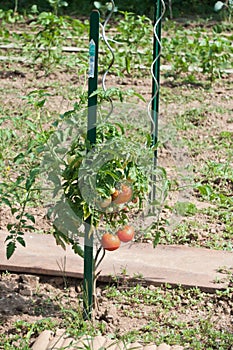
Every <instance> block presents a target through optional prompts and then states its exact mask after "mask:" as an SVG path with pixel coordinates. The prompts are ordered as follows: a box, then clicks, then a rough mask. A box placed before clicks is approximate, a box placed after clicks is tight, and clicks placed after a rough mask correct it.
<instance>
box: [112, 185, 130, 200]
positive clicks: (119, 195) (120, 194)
mask: <svg viewBox="0 0 233 350" xmlns="http://www.w3.org/2000/svg"><path fill="white" fill-rule="evenodd" d="M132 196H133V190H132V188H131V187H129V186H127V185H124V184H123V185H121V189H120V190H116V191H115V192H114V193H113V194H112V201H113V202H114V204H123V203H127V202H129V201H130V199H131V198H132Z"/></svg>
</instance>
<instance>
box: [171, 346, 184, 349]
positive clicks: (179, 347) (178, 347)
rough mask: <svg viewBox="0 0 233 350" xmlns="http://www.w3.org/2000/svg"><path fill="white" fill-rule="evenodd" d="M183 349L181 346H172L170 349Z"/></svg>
mask: <svg viewBox="0 0 233 350" xmlns="http://www.w3.org/2000/svg"><path fill="white" fill-rule="evenodd" d="M183 349H184V347H183V346H180V345H173V346H172V347H171V350H183Z"/></svg>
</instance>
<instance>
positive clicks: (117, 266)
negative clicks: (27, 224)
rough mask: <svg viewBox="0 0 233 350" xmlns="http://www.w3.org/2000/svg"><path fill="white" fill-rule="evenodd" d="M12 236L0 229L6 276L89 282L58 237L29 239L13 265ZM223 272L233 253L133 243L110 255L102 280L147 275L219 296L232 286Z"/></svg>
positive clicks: (148, 280)
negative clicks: (63, 277) (7, 246)
mask: <svg viewBox="0 0 233 350" xmlns="http://www.w3.org/2000/svg"><path fill="white" fill-rule="evenodd" d="M6 236H7V234H6V232H4V231H1V230H0V247H1V248H0V270H1V271H6V270H7V271H9V272H20V273H31V274H42V275H54V276H61V275H64V274H65V275H66V276H67V277H68V276H70V277H77V278H82V277H83V259H82V258H80V257H79V256H78V255H75V254H74V252H73V251H72V249H71V247H69V246H68V247H67V249H66V250H63V249H62V248H61V247H60V246H57V245H56V242H55V239H54V237H53V236H52V235H45V234H35V233H33V234H29V233H28V234H25V241H26V248H24V247H22V246H18V247H17V249H16V251H15V253H14V255H13V256H12V257H11V258H10V259H9V260H7V259H6V251H5V244H4V240H5V238H6ZM221 267H225V268H226V269H231V268H233V252H227V251H216V250H210V249H205V248H192V247H187V246H176V245H174V246H166V245H158V246H157V247H156V248H155V249H154V248H153V247H152V246H151V245H150V244H146V243H130V244H129V243H127V244H122V245H121V247H120V248H119V249H118V250H116V251H113V252H106V256H105V258H104V260H103V262H102V263H101V266H100V269H101V274H100V278H99V279H100V280H102V281H109V280H110V279H111V278H112V277H115V276H122V272H123V271H124V274H125V273H126V274H127V276H128V277H130V278H133V277H138V276H141V277H142V279H143V281H144V282H146V283H148V284H152V285H155V286H158V285H161V284H164V283H169V284H171V285H182V286H185V287H200V288H201V289H202V290H206V291H214V290H216V289H222V288H226V287H227V286H228V281H227V280H226V279H224V277H225V275H223V274H222V273H219V272H218V270H219V268H221ZM216 281H219V282H218V283H216Z"/></svg>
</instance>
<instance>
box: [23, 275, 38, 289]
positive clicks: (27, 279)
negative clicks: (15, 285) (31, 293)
mask: <svg viewBox="0 0 233 350" xmlns="http://www.w3.org/2000/svg"><path fill="white" fill-rule="evenodd" d="M19 277H20V279H19V281H20V282H22V283H25V284H28V285H30V286H31V288H33V289H36V288H37V287H38V284H39V280H40V277H39V276H34V275H20V276H19Z"/></svg>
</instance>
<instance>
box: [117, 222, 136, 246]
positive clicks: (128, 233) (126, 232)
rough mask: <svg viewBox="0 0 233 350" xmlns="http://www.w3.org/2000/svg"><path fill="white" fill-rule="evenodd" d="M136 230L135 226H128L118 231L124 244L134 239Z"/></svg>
mask: <svg viewBox="0 0 233 350" xmlns="http://www.w3.org/2000/svg"><path fill="white" fill-rule="evenodd" d="M134 234H135V231H134V228H133V226H129V225H126V226H125V227H123V228H122V229H120V230H118V231H117V236H118V238H119V239H120V241H122V242H129V241H131V240H132V239H133V238H134Z"/></svg>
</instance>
